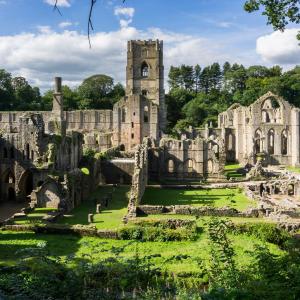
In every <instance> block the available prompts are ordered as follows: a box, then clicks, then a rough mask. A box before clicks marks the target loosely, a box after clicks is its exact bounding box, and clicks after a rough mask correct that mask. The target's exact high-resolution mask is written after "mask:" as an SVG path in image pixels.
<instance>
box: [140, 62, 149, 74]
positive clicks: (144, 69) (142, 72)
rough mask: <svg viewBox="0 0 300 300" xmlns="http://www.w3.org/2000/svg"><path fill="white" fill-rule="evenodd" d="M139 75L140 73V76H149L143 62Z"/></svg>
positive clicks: (147, 68) (146, 66)
mask: <svg viewBox="0 0 300 300" xmlns="http://www.w3.org/2000/svg"><path fill="white" fill-rule="evenodd" d="M141 75H142V77H148V76H149V67H148V65H147V64H146V63H145V62H144V63H143V64H142V68H141Z"/></svg>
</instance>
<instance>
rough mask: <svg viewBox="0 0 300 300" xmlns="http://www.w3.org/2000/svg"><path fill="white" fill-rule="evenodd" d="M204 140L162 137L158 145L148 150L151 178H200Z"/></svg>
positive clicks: (202, 166)
mask: <svg viewBox="0 0 300 300" xmlns="http://www.w3.org/2000/svg"><path fill="white" fill-rule="evenodd" d="M203 152H204V142H203V140H202V139H196V140H175V139H171V138H163V139H162V140H161V141H160V147H159V148H154V149H151V151H150V162H151V163H150V170H149V171H150V174H151V176H152V177H153V178H161V179H162V178H171V179H172V178H174V179H185V178H202V177H203V175H204V161H203V158H204V153H203Z"/></svg>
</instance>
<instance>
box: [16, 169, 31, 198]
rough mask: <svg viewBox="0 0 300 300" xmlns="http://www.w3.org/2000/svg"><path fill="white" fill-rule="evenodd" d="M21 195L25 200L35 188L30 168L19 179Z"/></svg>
mask: <svg viewBox="0 0 300 300" xmlns="http://www.w3.org/2000/svg"><path fill="white" fill-rule="evenodd" d="M18 187H19V195H20V197H21V198H22V199H23V200H25V199H28V198H29V197H30V194H31V192H32V190H33V174H32V172H31V171H30V170H26V171H25V172H23V174H22V175H21V177H20V180H19V185H18Z"/></svg>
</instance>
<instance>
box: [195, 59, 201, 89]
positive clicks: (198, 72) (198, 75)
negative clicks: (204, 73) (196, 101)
mask: <svg viewBox="0 0 300 300" xmlns="http://www.w3.org/2000/svg"><path fill="white" fill-rule="evenodd" d="M194 83H195V92H196V93H198V92H199V91H200V88H201V67H200V66H199V65H198V64H197V65H196V66H195V67H194Z"/></svg>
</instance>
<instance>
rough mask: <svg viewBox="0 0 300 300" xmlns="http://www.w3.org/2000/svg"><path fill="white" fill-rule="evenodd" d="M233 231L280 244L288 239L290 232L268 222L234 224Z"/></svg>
mask: <svg viewBox="0 0 300 300" xmlns="http://www.w3.org/2000/svg"><path fill="white" fill-rule="evenodd" d="M234 232H235V233H237V234H240V233H245V234H248V235H253V236H255V237H256V238H258V239H260V240H262V241H264V242H269V243H273V244H276V245H279V246H282V245H283V244H284V243H285V242H287V241H288V240H289V239H290V237H291V236H290V234H289V233H288V232H286V231H284V230H282V229H280V228H278V227H277V226H276V224H270V223H257V224H251V223H243V224H237V225H235V226H234Z"/></svg>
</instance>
